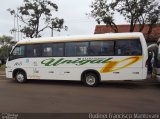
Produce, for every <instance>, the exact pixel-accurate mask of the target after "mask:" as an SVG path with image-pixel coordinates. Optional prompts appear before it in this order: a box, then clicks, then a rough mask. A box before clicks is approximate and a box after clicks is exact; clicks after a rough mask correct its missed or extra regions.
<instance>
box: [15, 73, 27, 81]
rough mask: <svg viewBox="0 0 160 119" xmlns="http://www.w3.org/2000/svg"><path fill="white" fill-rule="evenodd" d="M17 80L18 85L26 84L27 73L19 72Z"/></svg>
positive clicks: (16, 76) (16, 75)
mask: <svg viewBox="0 0 160 119" xmlns="http://www.w3.org/2000/svg"><path fill="white" fill-rule="evenodd" d="M15 79H16V81H17V82H18V83H25V82H26V80H27V78H26V74H25V72H23V71H17V72H16V74H15Z"/></svg>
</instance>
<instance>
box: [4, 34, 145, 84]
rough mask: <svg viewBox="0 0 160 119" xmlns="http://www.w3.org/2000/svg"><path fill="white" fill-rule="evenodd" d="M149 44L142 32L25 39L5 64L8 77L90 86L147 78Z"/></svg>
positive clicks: (21, 80)
mask: <svg viewBox="0 0 160 119" xmlns="http://www.w3.org/2000/svg"><path fill="white" fill-rule="evenodd" d="M147 58H148V53H147V45H146V41H145V39H144V36H143V34H142V33H107V34H99V35H84V36H65V37H50V38H33V39H25V40H22V41H20V42H18V43H17V44H16V45H15V47H14V48H13V50H12V51H11V53H10V56H9V58H8V60H7V64H6V77H7V78H14V79H16V80H17V81H18V82H19V83H23V82H25V81H26V80H29V79H43V80H45V79H46V80H73V81H82V82H83V83H84V84H86V85H87V86H96V85H97V84H98V83H99V82H102V81H110V80H134V81H136V80H142V79H146V77H147V67H146V61H147Z"/></svg>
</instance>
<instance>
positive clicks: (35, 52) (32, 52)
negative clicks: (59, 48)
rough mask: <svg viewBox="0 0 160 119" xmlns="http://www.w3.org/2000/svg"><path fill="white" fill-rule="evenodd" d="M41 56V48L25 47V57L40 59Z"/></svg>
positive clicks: (37, 46)
mask: <svg viewBox="0 0 160 119" xmlns="http://www.w3.org/2000/svg"><path fill="white" fill-rule="evenodd" d="M40 56H41V46H40V45H38V44H36V45H27V57H40Z"/></svg>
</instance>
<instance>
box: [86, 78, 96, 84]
mask: <svg viewBox="0 0 160 119" xmlns="http://www.w3.org/2000/svg"><path fill="white" fill-rule="evenodd" d="M95 82H96V78H95V77H94V76H92V75H89V76H87V77H86V83H87V84H88V85H90V86H92V85H94V84H95Z"/></svg>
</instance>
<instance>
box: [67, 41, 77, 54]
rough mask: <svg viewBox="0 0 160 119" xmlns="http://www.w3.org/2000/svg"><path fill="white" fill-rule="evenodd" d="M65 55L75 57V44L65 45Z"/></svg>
mask: <svg viewBox="0 0 160 119" xmlns="http://www.w3.org/2000/svg"><path fill="white" fill-rule="evenodd" d="M65 55H66V56H76V42H72V43H66V47H65Z"/></svg>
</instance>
